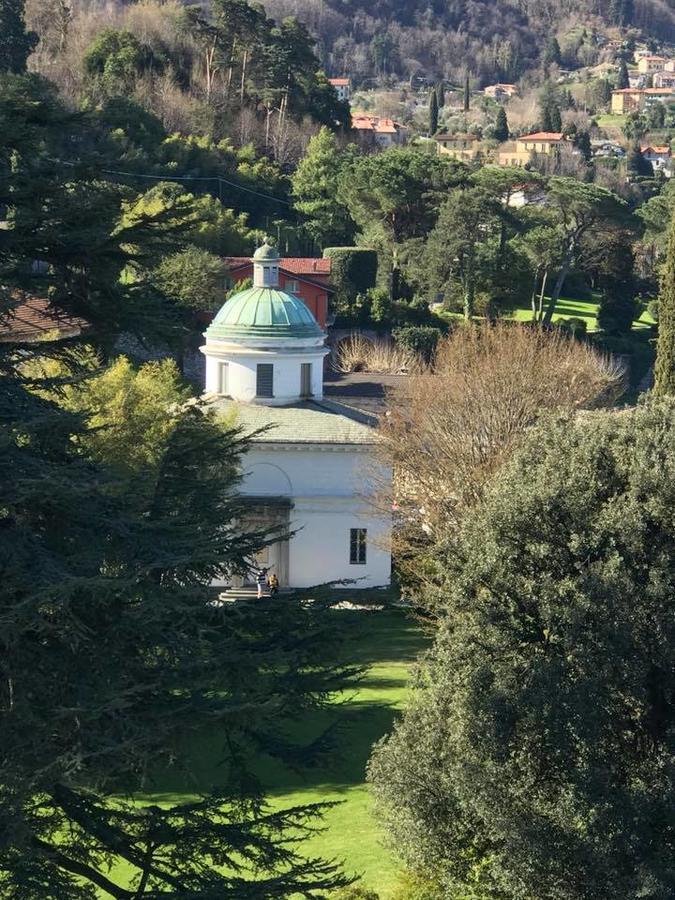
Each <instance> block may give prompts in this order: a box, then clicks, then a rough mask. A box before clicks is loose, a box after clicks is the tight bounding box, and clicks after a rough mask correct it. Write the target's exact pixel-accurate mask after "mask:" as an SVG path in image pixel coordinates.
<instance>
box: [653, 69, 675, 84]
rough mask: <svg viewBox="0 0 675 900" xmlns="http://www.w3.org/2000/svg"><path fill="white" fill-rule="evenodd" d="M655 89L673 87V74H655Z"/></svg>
mask: <svg viewBox="0 0 675 900" xmlns="http://www.w3.org/2000/svg"><path fill="white" fill-rule="evenodd" d="M654 87H655V88H672V87H675V72H657V73H656V75H654Z"/></svg>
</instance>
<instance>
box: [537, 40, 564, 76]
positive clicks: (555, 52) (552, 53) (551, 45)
mask: <svg viewBox="0 0 675 900" xmlns="http://www.w3.org/2000/svg"><path fill="white" fill-rule="evenodd" d="M542 62H543V64H544V67H545V68H548V67H549V66H550V65H551V64H553V63H555V65H557V66H559V65H560V63H561V56H560V44H559V43H558V39H557V38H556V37H555V36H553V37H552V38H551V39H550V40H549V41H548V43H547V44H546V47H545V49H544V55H543V57H542Z"/></svg>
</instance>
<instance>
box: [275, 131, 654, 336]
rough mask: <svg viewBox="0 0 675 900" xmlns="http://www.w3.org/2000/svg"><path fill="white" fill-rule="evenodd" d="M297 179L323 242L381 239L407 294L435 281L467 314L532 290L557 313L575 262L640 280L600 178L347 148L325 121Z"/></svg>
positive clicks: (626, 230) (541, 306)
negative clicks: (326, 127) (625, 250)
mask: <svg viewBox="0 0 675 900" xmlns="http://www.w3.org/2000/svg"><path fill="white" fill-rule="evenodd" d="M291 182H292V190H293V198H294V205H295V208H296V209H297V210H298V211H299V212H300V213H301V214H302V216H303V221H304V226H305V228H306V229H307V231H308V232H309V234H310V235H311V236H312V237H313V238H314V240H315V241H316V242H317V244H318V245H319V246H326V245H333V244H344V243H347V242H348V241H349V240H350V239H352V238H353V237H354V236H355V235H356V236H357V239H358V241H359V243H363V244H365V245H367V246H372V247H375V248H377V250H378V252H379V254H380V271H381V272H385V273H386V272H388V271H389V270H390V269H391V268H392V267H393V268H394V269H395V270H396V271H397V272H398V275H399V278H398V280H397V285H398V289H399V291H401V292H402V294H403V295H405V293H406V291H407V292H408V296H413V295H414V294H417V295H419V296H423V297H425V298H426V299H427V300H432V299H434V298H435V297H436V295H437V294H439V293H440V294H442V295H444V296H445V297H446V299H447V300H448V301H449V303H450V304H451V306H452V307H453V308H462V309H463V311H464V314H465V316H466V317H467V318H470V317H471V316H473V315H474V314H475V313H476V312H479V311H480V312H481V313H482V312H484V311H485V310H486V309H488V308H492V310H493V312H494V313H497V311H498V310H499V309H500V308H501V309H508V308H509V306H512V305H513V304H514V303H516V302H522V300H523V299H524V298H529V299H530V300H531V304H532V310H533V318H535V319H537V320H541V321H543V322H545V323H547V322H550V320H551V315H552V313H553V310H554V308H555V304H556V302H557V300H558V298H559V297H560V295H561V292H562V290H563V286H564V283H565V279H566V278H567V277H568V276H569V275H570V272H571V271H572V269H573V268H575V267H576V268H580V269H582V270H584V271H585V272H586V275H587V277H588V279H589V280H592V282H593V284H594V286H595V287H597V288H599V289H601V290H605V291H607V292H614V293H616V292H617V291H618V292H621V291H623V292H628V293H630V291H631V290H633V285H632V264H630V263H631V257H630V255H628V256H626V255H625V254H624V258H623V262H622V264H621V265H619V255H620V254H619V253H618V249H617V246H616V245H617V242H619V241H622V240H624V241H625V240H626V239H627V238H628V239H629V240H630V238H629V235H630V232H631V230H632V229H634V228H635V227H636V223H635V222H634V221H633V220H632V218H631V215H630V210H629V208H628V206H627V204H626V203H625V202H624V201H623V200H621V199H620V198H619V197H617V196H616V195H614V194H613V193H612V192H611V191H609V190H607V189H606V188H603V187H601V186H599V185H596V184H593V183H585V182H580V181H578V180H576V179H574V178H567V177H560V176H554V177H550V178H546V177H542V176H539V175H538V174H537V173H536V172H523V171H521V170H516V169H508V168H499V167H496V166H485V167H483V168H480V169H478V170H475V169H472V168H470V167H467V166H465V165H463V164H461V163H457V162H455V161H454V160H448V159H447V158H443V157H437V156H430V155H428V154H424V153H420V152H418V151H415V150H412V149H411V150H409V149H393V150H387V151H385V152H383V153H380V154H377V155H373V156H358V155H355V154H354V153H353V152H352V151H350V150H349V149H347V150H344V151H341V150H340V148H339V147H338V145H337V143H336V141H335V138H334V137H333V136H331V135H330V133H329V132H328V131H327V130H323V131H321V132H320V133H319V134H318V135H317V136H316V137H315V138H313V139H312V141H311V142H310V145H309V148H308V152H307V154H306V156H305V157H304V159H303V160H302V161H301V163H300V165H299V166H298V168H297V170H296V172H295V173H294V174H293V176H292V179H291ZM516 197H518V198H520V199H519V200H516V202H514V198H516ZM526 199H528V200H530V201H534V202H528V203H526V204H525V205H523V203H522V201H523V200H526ZM545 296H546V297H548V299H547V301H546V302H545V301H544V297H545ZM631 296H632V295H631Z"/></svg>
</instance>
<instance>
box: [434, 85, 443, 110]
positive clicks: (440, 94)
mask: <svg viewBox="0 0 675 900" xmlns="http://www.w3.org/2000/svg"><path fill="white" fill-rule="evenodd" d="M436 102H437V103H438V108H439V109H443V107H444V106H445V82H444V81H443V79H441V80H440V81H439V82H438V84H437V85H436Z"/></svg>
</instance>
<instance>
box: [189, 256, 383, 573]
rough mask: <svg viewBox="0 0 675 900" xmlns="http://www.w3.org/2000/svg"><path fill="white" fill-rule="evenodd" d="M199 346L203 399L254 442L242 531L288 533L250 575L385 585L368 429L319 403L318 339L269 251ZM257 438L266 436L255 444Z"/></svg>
mask: <svg viewBox="0 0 675 900" xmlns="http://www.w3.org/2000/svg"><path fill="white" fill-rule="evenodd" d="M204 336H205V338H206V344H205V345H204V346H203V347H202V353H204V355H205V357H206V392H207V395H210V396H213V402H214V403H215V404H216V405H217V406H218V408H219V409H222V410H223V413H224V414H227V415H228V416H234V419H235V423H237V424H240V425H241V426H242V427H243V428H244V430H245V431H246V432H247V433H249V434H252V435H253V439H252V449H251V450H250V452H249V453H248V454H247V456H246V458H245V465H244V470H245V471H244V480H243V484H242V487H241V492H242V494H243V495H244V496H245V497H246V498H247V499H248V500H249V505H250V514H249V515H248V517H247V519H248V521H247V523H246V524H247V525H256V526H264V527H272V526H280V527H282V528H283V529H285V530H286V531H290V532H292V536H291V538H290V540H284V541H280V542H278V543H277V544H274V545H272V546H271V547H268V548H266V549H265V550H263V551H262V552H261V553H260V554H259V557H258V559H257V565H258V566H259V567H265V568H267V567H269V568H270V569H271V570H272V571H274V572H275V573H276V574H277V575H278V577H279V581H280V582H281V586H282V588H284V587H297V588H303V587H311V586H314V585H319V584H324V583H326V582H334V581H340V580H356V584H355V585H354V586H355V587H357V588H362V587H379V586H385V585H388V584H389V581H390V575H391V554H390V551H389V548H388V532H389V528H390V520H389V517H387V516H384V515H382V514H380V513H379V512H377V511H376V510H375V509H374V507H373V506H372V505H371V503H370V502H369V500H368V497H367V496H366V495H367V493H368V477H369V473H370V472H371V471H372V466H373V465H377V464H376V462H375V460H374V450H375V445H376V432H375V428H374V426H375V424H376V422H375V420H374V419H373V418H372V417H371V416H368V415H366V414H364V413H362V412H359V411H358V410H356V409H353V408H351V407H348V406H344V405H342V404H339V403H334V402H331V401H329V400H325V399H324V397H323V364H324V357H325V356H326V355H327V353H328V348H327V347H326V345H325V337H326V335H325V332H324V331H323V330H322V329H321V328H320V326H319V325H318V323H317V321H316V319H315V318H314V316H313V315H312V313H311V312H310V311H309V309H308V308H307V306H305V304H304V303H303V301H302V300H301V299H300V298H299V297H297V296H294V295H293V294H290V293H287V292H285V291H283V290H281V289H280V288H279V257H278V253H277V251H276V249H275V248H274V247H272V246H270V245H269V244H265V245H264V246H262V247H260V248H259V249H258V250H257V251H256V253H255V255H254V257H253V287H251V288H248V289H247V290H243V291H240V292H239V293H238V294H235V295H234V296H233V297H231V298H230V299H229V300H228V301H227V303H225V305H224V306H223V307H222V309H221V310H220V312H219V313H218V314H217V315H216V317H215V318H214V320H213V322H212V323H211V325H210V326H209V328H208V329H207V330H206V333H205V335H204ZM261 428H268V429H269V430H267V431H265V432H264V433H263V434H255V432H256V431H258V430H259V429H261ZM251 575H252V578H253V577H254V573H253V572H252V573H251Z"/></svg>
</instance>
